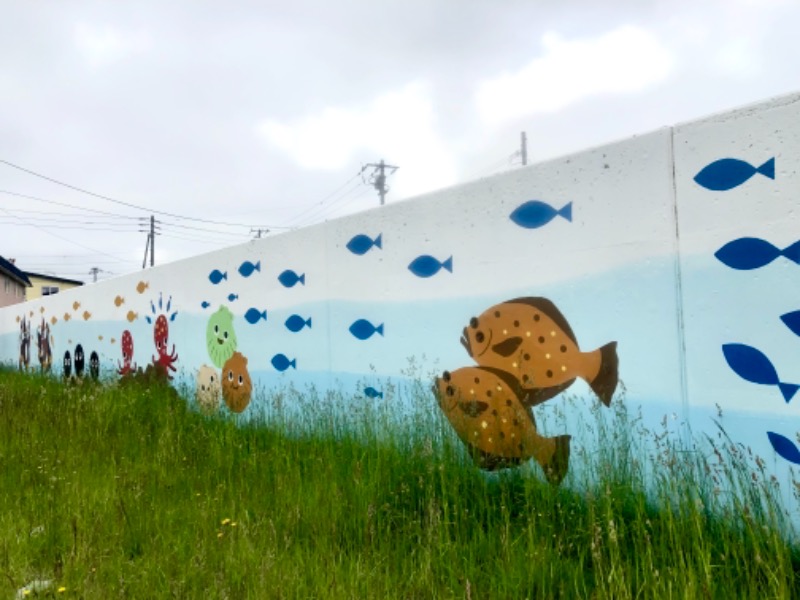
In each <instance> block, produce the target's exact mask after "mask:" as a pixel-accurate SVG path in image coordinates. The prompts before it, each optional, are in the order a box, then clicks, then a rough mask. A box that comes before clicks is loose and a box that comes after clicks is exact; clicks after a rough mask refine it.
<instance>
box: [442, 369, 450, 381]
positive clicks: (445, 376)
mask: <svg viewBox="0 0 800 600" xmlns="http://www.w3.org/2000/svg"><path fill="white" fill-rule="evenodd" d="M442 379H444V380H445V381H450V371H445V372H444V373H442Z"/></svg>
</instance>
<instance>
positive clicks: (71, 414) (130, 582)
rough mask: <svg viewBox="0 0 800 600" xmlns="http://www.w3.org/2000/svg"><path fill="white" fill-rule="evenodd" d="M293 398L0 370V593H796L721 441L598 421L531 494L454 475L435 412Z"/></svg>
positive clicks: (787, 546) (751, 466)
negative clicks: (560, 479)
mask: <svg viewBox="0 0 800 600" xmlns="http://www.w3.org/2000/svg"><path fill="white" fill-rule="evenodd" d="M287 395H289V392H287ZM291 400H292V399H291V398H272V399H270V401H271V402H272V403H273V406H279V405H280V403H281V402H285V403H289V402H291ZM302 401H303V402H306V403H308V404H307V413H306V414H307V415H308V418H306V419H302V420H299V421H298V420H292V419H289V418H286V419H281V418H280V411H279V410H278V409H276V411H277V412H274V414H277V416H273V417H272V418H271V419H270V421H269V422H264V423H261V424H257V423H250V424H246V423H236V421H235V419H234V418H232V417H229V416H228V417H226V416H217V417H209V416H204V415H202V414H199V413H197V412H195V411H194V410H192V409H191V408H190V407H187V405H186V402H185V401H183V400H182V399H181V398H179V397H178V396H177V394H175V393H174V392H172V391H171V390H169V389H164V388H157V387H154V388H149V389H145V388H142V387H137V386H130V387H97V386H91V385H83V386H69V387H65V386H63V385H62V384H61V383H60V382H57V381H53V380H50V379H47V378H40V377H31V376H23V375H19V374H17V373H14V372H11V371H7V370H5V371H0V597H2V598H12V597H14V594H15V593H16V591H17V590H18V589H19V588H21V587H22V586H23V585H25V584H27V583H29V582H31V581H33V580H37V579H39V580H43V579H44V580H51V581H52V582H53V586H52V587H51V588H50V589H49V590H48V591H46V592H44V594H40V596H41V595H45V596H48V595H49V596H48V597H59V598H62V597H63V598H69V597H74V598H77V597H81V598H108V597H126V598H148V599H149V598H168V597H176V598H236V599H238V598H474V599H483V598H545V597H587V598H634V597H636V598H725V599H729V598H748V597H749V598H759V599H761V598H790V597H800V580H799V579H798V576H797V571H798V569H799V568H800V551H799V549H798V546H796V545H793V543H792V542H791V541H790V539H792V534H791V530H790V528H789V524H788V522H787V519H786V515H785V514H784V513H783V512H782V511H781V509H780V505H779V503H778V501H777V499H776V485H777V484H776V483H775V482H774V481H771V480H770V479H769V477H768V476H767V475H765V473H764V469H763V466H761V463H759V462H758V461H757V459H756V458H755V457H752V456H750V455H748V453H747V452H746V451H743V450H741V449H738V447H737V446H736V445H734V444H732V443H731V442H730V441H728V440H726V439H725V437H724V435H723V436H722V437H721V438H717V440H716V441H712V440H710V439H709V440H706V441H705V442H704V443H703V444H701V445H700V446H699V447H698V449H696V450H694V451H692V452H688V453H687V452H683V451H682V450H681V449H680V447H678V446H677V445H675V444H674V443H673V442H670V441H669V438H667V437H665V436H660V435H657V434H653V433H650V432H641V431H638V432H636V431H633V429H634V427H635V426H636V422H635V420H631V419H629V418H628V416H627V415H626V414H625V412H624V410H622V409H618V410H617V412H616V413H615V416H614V418H613V419H612V420H611V421H608V422H606V421H603V420H601V419H598V421H597V423H593V424H590V426H592V427H595V428H596V429H597V431H596V433H597V435H598V436H599V437H600V438H601V439H603V440H604V442H605V443H604V444H603V451H602V452H594V453H588V452H587V453H585V454H582V453H580V452H575V453H574V454H573V460H575V461H579V460H591V461H592V465H591V468H585V469H576V472H577V471H580V472H582V473H585V475H582V476H577V475H574V474H573V475H572V476H571V477H570V478H568V479H567V481H566V482H565V485H563V486H562V487H560V488H553V487H551V486H549V485H548V484H546V483H544V482H543V478H542V477H541V476H540V475H539V473H538V472H537V471H536V469H534V468H533V467H531V468H524V469H519V470H514V471H506V472H501V473H499V474H494V475H491V476H486V475H485V474H483V473H481V472H480V471H478V470H476V469H475V468H474V467H473V466H472V465H471V463H470V461H469V460H468V459H467V457H466V455H465V452H464V449H463V448H462V447H461V443H460V442H459V441H458V440H457V439H455V437H454V436H453V435H452V434H451V432H450V431H449V429H448V427H449V426H448V425H447V424H446V423H443V422H442V419H441V418H440V416H439V414H438V413H437V412H436V411H435V410H429V411H427V412H426V411H422V412H421V413H420V416H419V417H418V418H415V419H411V418H409V419H407V420H405V421H401V422H399V423H398V422H397V420H396V419H395V420H392V419H391V418H389V417H388V416H387V413H386V409H387V406H386V405H385V404H383V405H382V404H380V403H376V404H373V403H370V404H365V405H362V409H361V410H359V411H356V412H353V413H351V414H350V415H348V416H343V415H341V414H340V413H341V411H337V410H335V408H334V407H335V406H336V402H337V398H335V397H328V398H324V397H323V398H317V397H316V396H315V395H313V394H312V395H310V396H309V395H307V396H304V397H303V400H302ZM425 401H426V402H430V400H425ZM618 406H622V405H621V404H620V405H618ZM388 408H390V407H388ZM648 435H649V436H650V437H649V442H648V443H650V444H653V445H654V447H655V449H656V458H655V459H654V460H652V461H647V460H644V458H643V454H642V452H641V448H640V447H639V446H638V445H637V443H636V440H639V439H644V437H646V436H648ZM642 436H644V437H642ZM717 453H718V454H717ZM228 519H230V521H228ZM59 588H65V591H63V592H59V591H57V590H58V589H59ZM31 597H33V594H32V595H31Z"/></svg>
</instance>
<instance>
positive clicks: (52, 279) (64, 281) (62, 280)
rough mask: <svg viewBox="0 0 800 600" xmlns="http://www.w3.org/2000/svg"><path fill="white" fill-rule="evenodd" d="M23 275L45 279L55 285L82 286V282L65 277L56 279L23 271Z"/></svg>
mask: <svg viewBox="0 0 800 600" xmlns="http://www.w3.org/2000/svg"><path fill="white" fill-rule="evenodd" d="M25 275H28V276H29V277H38V278H39V279H47V280H48V281H54V282H56V283H71V284H73V285H83V283H84V282H83V281H78V280H77V279H67V278H66V277H56V276H55V275H45V274H44V273H34V272H33V271H25Z"/></svg>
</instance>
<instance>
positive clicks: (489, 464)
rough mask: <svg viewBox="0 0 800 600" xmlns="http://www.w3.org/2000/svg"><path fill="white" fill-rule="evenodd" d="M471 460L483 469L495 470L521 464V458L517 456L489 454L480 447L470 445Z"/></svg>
mask: <svg viewBox="0 0 800 600" xmlns="http://www.w3.org/2000/svg"><path fill="white" fill-rule="evenodd" d="M470 450H471V454H472V460H473V461H474V462H475V465H476V466H478V468H480V469H483V470H484V471H497V470H498V469H509V468H511V467H518V466H519V465H521V464H522V459H521V458H519V457H516V456H514V457H506V456H498V455H496V454H489V453H488V452H484V451H483V450H481V449H480V448H475V447H474V446H470Z"/></svg>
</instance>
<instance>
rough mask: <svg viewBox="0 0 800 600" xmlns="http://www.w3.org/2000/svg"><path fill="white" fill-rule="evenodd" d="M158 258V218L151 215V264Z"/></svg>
mask: <svg viewBox="0 0 800 600" xmlns="http://www.w3.org/2000/svg"><path fill="white" fill-rule="evenodd" d="M155 258H156V218H155V217H154V216H153V215H150V266H151V267H152V266H153V264H154V263H155Z"/></svg>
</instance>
